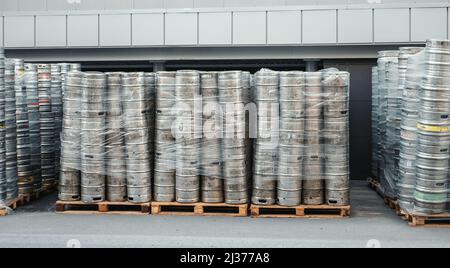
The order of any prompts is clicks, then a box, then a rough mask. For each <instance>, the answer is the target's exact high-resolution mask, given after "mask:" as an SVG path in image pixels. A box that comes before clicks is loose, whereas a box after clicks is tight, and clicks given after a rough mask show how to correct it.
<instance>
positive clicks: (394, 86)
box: [378, 50, 399, 197]
mask: <svg viewBox="0 0 450 268" xmlns="http://www.w3.org/2000/svg"><path fill="white" fill-rule="evenodd" d="M398 56H399V51H398V50H388V51H380V52H378V78H379V83H378V89H379V97H380V99H379V111H378V116H379V128H378V131H379V139H380V150H379V153H380V154H379V155H380V156H381V158H380V160H381V161H380V169H381V170H385V171H389V172H381V173H380V181H381V184H382V185H383V187H384V188H385V189H386V191H387V194H388V195H390V196H391V197H395V189H394V188H395V184H396V183H395V178H396V177H395V176H389V175H390V174H392V170H393V167H394V165H395V156H394V151H395V150H394V148H393V145H394V144H395V139H392V140H391V143H390V144H387V143H388V138H387V129H388V127H389V128H390V133H391V134H393V135H395V127H396V126H395V123H396V122H397V121H396V118H395V116H393V117H391V118H392V120H390V122H389V123H388V120H387V118H388V109H389V110H391V111H395V113H396V110H395V109H396V108H397V107H398V99H397V92H398ZM396 81H397V82H396ZM388 95H390V96H391V97H390V98H388ZM388 106H389V107H390V108H388ZM391 114H392V113H391ZM392 128H393V130H392ZM387 176H388V177H387Z"/></svg>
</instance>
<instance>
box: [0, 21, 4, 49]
mask: <svg viewBox="0 0 450 268" xmlns="http://www.w3.org/2000/svg"><path fill="white" fill-rule="evenodd" d="M0 46H4V45H3V18H1V17H0Z"/></svg>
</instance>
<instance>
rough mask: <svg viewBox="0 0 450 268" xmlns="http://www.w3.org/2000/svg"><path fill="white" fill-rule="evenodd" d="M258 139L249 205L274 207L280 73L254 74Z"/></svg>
mask: <svg viewBox="0 0 450 268" xmlns="http://www.w3.org/2000/svg"><path fill="white" fill-rule="evenodd" d="M254 83H255V90H256V91H255V96H254V100H255V102H256V105H257V115H258V137H257V139H256V141H255V146H254V150H253V151H254V152H253V154H254V156H253V195H252V203H253V204H257V205H261V204H262V205H273V204H275V202H276V182H277V178H278V170H277V167H278V140H279V139H278V135H279V132H278V130H279V126H278V124H279V116H278V110H279V109H278V103H279V94H278V86H279V73H278V72H275V71H272V70H267V69H262V70H260V71H259V72H257V73H256V74H255V82H254Z"/></svg>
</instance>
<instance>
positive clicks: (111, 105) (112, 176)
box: [105, 73, 127, 202]
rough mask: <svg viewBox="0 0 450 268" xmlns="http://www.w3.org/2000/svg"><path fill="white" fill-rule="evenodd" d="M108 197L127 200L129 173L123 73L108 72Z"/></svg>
mask: <svg viewBox="0 0 450 268" xmlns="http://www.w3.org/2000/svg"><path fill="white" fill-rule="evenodd" d="M106 76H107V92H106V106H107V107H106V120H105V123H106V126H105V127H106V128H105V129H106V133H105V134H106V141H105V161H106V163H105V164H106V199H107V200H108V201H111V202H121V201H125V200H127V174H126V160H125V156H126V155H125V154H126V152H125V145H124V131H123V126H124V124H123V118H122V101H121V98H122V80H121V79H122V73H106Z"/></svg>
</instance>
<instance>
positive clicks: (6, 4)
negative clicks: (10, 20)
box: [0, 0, 19, 11]
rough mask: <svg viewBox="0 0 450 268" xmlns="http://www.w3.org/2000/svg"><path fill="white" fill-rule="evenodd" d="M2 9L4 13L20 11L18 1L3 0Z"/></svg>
mask: <svg viewBox="0 0 450 268" xmlns="http://www.w3.org/2000/svg"><path fill="white" fill-rule="evenodd" d="M0 2H1V5H2V6H1V8H2V10H3V11H17V10H19V1H18V0H1V1H0Z"/></svg>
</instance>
